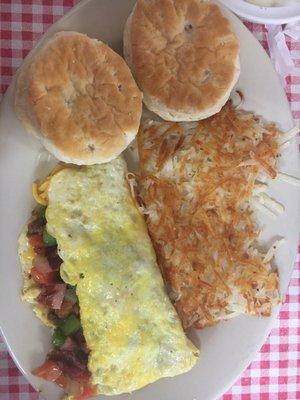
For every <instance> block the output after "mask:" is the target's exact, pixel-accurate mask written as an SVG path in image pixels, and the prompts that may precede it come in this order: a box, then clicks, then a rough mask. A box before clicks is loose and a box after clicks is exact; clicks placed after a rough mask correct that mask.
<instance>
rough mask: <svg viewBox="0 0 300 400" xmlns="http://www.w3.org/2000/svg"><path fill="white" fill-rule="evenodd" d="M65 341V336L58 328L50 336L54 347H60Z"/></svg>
mask: <svg viewBox="0 0 300 400" xmlns="http://www.w3.org/2000/svg"><path fill="white" fill-rule="evenodd" d="M65 341H66V336H65V335H64V334H63V332H62V330H61V329H60V328H56V329H55V331H54V332H53V335H52V344H53V346H55V347H61V346H62V345H63V344H64V343H65Z"/></svg>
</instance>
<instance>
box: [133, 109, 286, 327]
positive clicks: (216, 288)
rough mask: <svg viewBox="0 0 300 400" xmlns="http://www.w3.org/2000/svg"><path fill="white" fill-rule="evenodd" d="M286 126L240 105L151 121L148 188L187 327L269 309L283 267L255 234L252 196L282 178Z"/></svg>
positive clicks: (166, 268)
mask: <svg viewBox="0 0 300 400" xmlns="http://www.w3.org/2000/svg"><path fill="white" fill-rule="evenodd" d="M279 136H280V132H279V130H278V129H277V128H276V126H275V125H274V124H266V123H264V122H263V121H262V120H261V118H259V117H258V116H256V115H254V114H252V113H248V112H245V111H237V110H235V109H234V108H233V107H232V106H231V105H230V104H227V105H226V106H225V107H223V109H222V110H221V111H220V112H219V113H218V114H216V115H214V116H213V117H210V118H208V119H205V120H202V121H199V122H196V123H170V122H157V121H147V122H145V124H144V126H143V127H142V128H141V129H140V132H139V134H138V150H139V157H140V169H141V170H140V176H139V186H140V192H139V196H140V198H141V199H142V201H143V204H144V213H145V216H146V220H147V225H148V229H149V233H150V236H151V238H152V241H153V244H154V247H155V250H156V253H157V257H158V262H159V266H160V268H161V270H162V274H163V276H164V279H165V283H166V286H167V288H168V291H169V294H170V297H171V298H172V300H173V302H174V305H175V307H176V309H177V311H178V314H179V315H180V317H181V319H182V322H183V325H184V326H185V327H190V326H194V327H196V328H204V327H206V326H209V325H213V324H215V323H217V322H218V321H221V320H224V319H228V318H232V317H234V316H236V315H239V314H242V313H244V314H251V315H261V316H268V315H270V314H271V310H272V306H273V305H275V304H277V303H278V302H279V299H280V296H279V290H278V272H277V270H275V269H273V268H272V267H271V265H270V262H265V261H264V256H265V255H264V254H262V253H261V252H259V250H258V248H257V245H256V243H255V241H256V240H257V238H258V236H259V229H258V227H257V225H256V223H255V220H254V218H253V209H252V207H251V198H252V195H253V193H254V191H255V190H256V187H259V185H261V186H262V185H263V184H262V183H260V184H259V183H258V181H259V180H260V179H263V178H265V177H269V178H271V179H274V178H276V175H277V171H276V160H277V157H278V152H279V141H278V139H279Z"/></svg>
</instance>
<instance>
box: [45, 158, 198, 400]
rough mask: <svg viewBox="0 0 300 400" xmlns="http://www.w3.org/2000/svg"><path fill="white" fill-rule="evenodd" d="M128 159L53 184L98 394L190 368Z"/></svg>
mask: <svg viewBox="0 0 300 400" xmlns="http://www.w3.org/2000/svg"><path fill="white" fill-rule="evenodd" d="M125 175H126V167H125V162H124V161H123V159H121V158H118V159H116V160H114V161H112V162H110V163H107V164H102V165H95V166H89V167H78V168H72V169H69V168H67V169H64V170H62V171H60V172H58V173H57V174H56V175H55V176H54V177H52V179H51V183H50V186H49V189H48V198H49V205H48V208H47V211H46V219H47V222H48V224H47V230H48V231H49V233H50V234H51V235H53V236H54V237H55V238H56V239H57V242H58V246H59V254H60V256H61V258H62V259H63V260H64V263H63V266H62V270H61V274H62V277H63V279H64V280H65V281H66V282H68V283H70V284H72V285H77V286H76V292H77V295H78V298H79V304H80V315H81V321H82V326H83V330H84V335H85V339H86V341H87V344H88V347H89V348H90V350H91V353H90V357H89V370H90V371H91V373H92V379H93V383H94V384H95V385H98V389H99V393H102V394H119V393H123V392H131V391H133V390H136V389H138V388H140V387H142V386H145V385H147V384H149V383H150V382H153V381H155V380H157V379H159V378H162V377H167V376H175V375H178V374H181V373H183V372H186V371H188V370H189V369H191V368H192V366H193V365H194V364H195V362H196V360H197V356H198V351H197V349H196V348H195V347H194V346H193V345H192V343H191V342H189V340H188V339H187V338H186V336H185V334H184V331H183V329H182V326H181V323H180V321H179V318H178V316H177V314H176V312H175V310H174V308H173V306H172V305H171V303H170V301H169V299H168V297H167V294H166V292H165V288H164V285H163V281H162V278H161V275H160V272H159V269H158V266H157V263H156V257H155V254H154V251H153V249H152V245H151V242H150V239H149V237H148V234H147V228H146V226H145V223H144V220H143V218H142V216H141V215H140V213H139V211H138V210H137V208H136V206H135V204H134V200H133V199H132V197H131V195H130V191H129V188H128V184H127V182H126V176H125Z"/></svg>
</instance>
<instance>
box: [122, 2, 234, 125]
mask: <svg viewBox="0 0 300 400" xmlns="http://www.w3.org/2000/svg"><path fill="white" fill-rule="evenodd" d="M124 57H125V59H126V61H127V63H128V65H129V66H130V68H131V70H132V73H133V75H134V77H135V79H136V81H137V83H138V85H139V87H140V89H141V90H142V91H143V94H144V103H145V105H146V106H147V107H148V108H149V109H150V110H151V111H153V112H155V113H156V114H158V115H159V116H161V117H162V118H163V119H165V120H170V121H189V120H190V121H195V120H200V119H204V118H207V117H209V116H211V115H213V114H215V113H217V112H219V111H220V109H221V108H222V106H223V105H224V104H225V103H226V101H227V100H228V98H229V95H230V92H231V90H232V88H233V87H234V85H235V83H236V82H237V80H238V77H239V72H240V62H239V42H238V39H237V38H236V36H235V34H234V33H233V31H232V29H231V26H230V23H229V21H228V19H227V18H226V17H225V16H224V15H223V14H222V12H221V10H220V8H219V7H218V6H217V5H215V4H213V3H211V2H210V1H201V0H138V1H137V3H136V5H135V7H134V10H133V12H132V13H131V15H130V16H129V18H128V20H127V23H126V26H125V30H124Z"/></svg>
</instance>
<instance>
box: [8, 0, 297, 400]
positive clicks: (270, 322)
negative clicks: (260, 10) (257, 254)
mask: <svg viewBox="0 0 300 400" xmlns="http://www.w3.org/2000/svg"><path fill="white" fill-rule="evenodd" d="M92 1H93V0H83V1H81V2H80V3H78V4H77V5H75V6H74V7H73V8H71V9H70V10H69V11H68V12H67V13H66V14H65V15H63V16H62V18H60V19H59V20H58V21H57V22H55V23H54V24H53V25H51V26H50V27H49V29H48V30H47V31H46V32H45V33H44V34H43V35H42V36H41V38H40V39H39V40H38V41H37V42H36V43H34V45H33V48H32V49H31V51H30V52H29V53H28V55H27V56H26V57H25V59H24V60H23V62H22V64H21V65H20V67H19V68H18V71H17V72H16V74H15V75H14V77H13V79H12V81H11V84H10V86H9V88H8V90H7V91H6V93H5V94H4V95H3V98H2V101H1V104H0V118H1V114H2V109H3V104H4V103H6V101H8V100H7V98H9V96H10V94H11V92H14V88H15V81H16V76H17V74H18V72H19V70H20V68H21V67H22V66H23V65H24V62H25V61H26V59H28V58H29V57H30V56H31V54H32V53H33V52H34V51H35V50H36V49H37V48H38V46H39V45H40V44H41V43H42V42H43V41H44V40H46V39H47V37H49V36H51V35H52V34H53V32H55V28H56V26H57V24H58V23H59V22H63V21H64V19H67V18H68V17H70V15H72V14H73V13H76V12H78V10H80V8H83V7H84V6H86V5H87V4H88V3H90V2H92ZM219 1H221V0H219ZM222 8H223V7H222ZM226 12H227V13H230V14H231V18H232V19H236V20H237V21H238V23H239V24H240V25H241V26H243V28H244V29H245V30H247V28H246V27H245V26H244V24H243V22H242V21H241V20H240V19H239V18H238V17H237V16H235V15H234V14H233V13H232V12H231V11H229V10H228V9H227V10H226ZM249 34H250V35H252V33H251V32H249ZM252 36H253V37H254V35H252ZM254 39H255V40H256V42H257V43H258V44H259V46H260V47H261V49H263V47H262V46H261V44H260V42H259V41H258V40H257V39H256V38H255V37H254ZM263 52H264V54H265V59H267V60H268V62H271V61H270V59H269V57H268V56H267V54H266V53H265V51H263ZM277 79H278V80H279V77H277ZM282 93H283V94H284V98H285V102H286V103H287V104H289V102H288V100H287V97H286V93H285V91H284V89H283V88H282ZM289 113H290V120H291V122H292V121H293V118H292V113H291V109H290V107H289ZM296 257H297V252H295V256H294V263H293V266H294V265H295V259H296ZM293 270H294V268H293V269H291V271H290V274H289V275H290V276H289V281H290V278H291V274H292V273H293ZM286 290H287V288H285V290H284V293H285V292H286ZM281 305H282V304H280V305H279V306H278V307H276V309H274V310H273V313H272V316H271V317H269V319H268V324H267V328H266V329H265V335H264V337H262V338H261V340H260V341H259V344H258V345H257V346H256V347H257V349H258V348H260V347H261V345H262V344H263V343H264V342H265V340H266V338H267V336H268V335H269V333H270V329H271V328H272V326H273V325H274V321H275V320H276V318H277V316H278V313H279V310H280V307H281ZM0 330H1V333H2V337H3V339H4V342H5V344H6V346H7V348H8V350H9V353H10V355H11V356H12V358H13V360H14V362H15V364H16V365H17V367H18V369H19V370H20V371H21V373H22V374H23V376H24V377H25V379H27V381H28V382H29V383H30V384H31V385H32V386H33V387H34V388H35V389H36V390H38V388H37V387H36V386H35V385H34V384H33V383H32V382H31V380H30V379H29V377H28V374H27V372H26V371H25V370H24V369H23V368H22V366H21V364H20V363H19V361H18V359H17V358H16V357H15V355H14V352H13V351H12V348H11V346H10V345H9V342H8V338H6V335H5V334H4V332H3V330H2V328H1V327H0ZM252 359H253V352H250V353H249V356H248V358H247V359H245V360H244V363H243V364H244V368H243V370H242V371H241V370H240V369H239V370H240V372H239V374H238V375H235V377H234V378H232V381H231V382H228V385H226V388H224V387H223V388H220V390H219V394H218V396H220V395H222V394H223V393H225V391H226V390H227V389H228V388H230V387H231V386H232V384H233V383H234V382H235V381H236V379H237V378H238V376H239V375H240V374H241V373H242V372H243V371H244V370H245V368H246V367H247V365H248V364H249V363H250V361H251V360H252Z"/></svg>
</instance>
